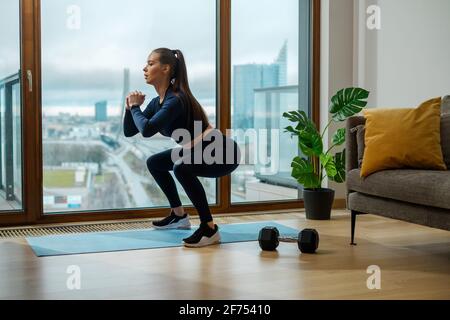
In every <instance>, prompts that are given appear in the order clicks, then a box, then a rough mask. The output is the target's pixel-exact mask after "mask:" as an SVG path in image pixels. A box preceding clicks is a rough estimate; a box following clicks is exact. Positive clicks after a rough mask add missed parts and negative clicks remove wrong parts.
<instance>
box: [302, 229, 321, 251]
mask: <svg viewBox="0 0 450 320" xmlns="http://www.w3.org/2000/svg"><path fill="white" fill-rule="evenodd" d="M297 244H298V248H299V249H300V251H301V252H302V253H314V252H316V250H317V248H318V247H319V233H318V232H317V230H316V229H303V230H302V231H300V233H299V234H298V241H297Z"/></svg>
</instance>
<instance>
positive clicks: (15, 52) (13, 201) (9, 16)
mask: <svg viewBox="0 0 450 320" xmlns="http://www.w3.org/2000/svg"><path fill="white" fill-rule="evenodd" d="M0 48H1V50H0V141H1V147H0V211H10V210H18V209H22V187H23V181H22V102H21V85H20V77H19V70H20V7H19V1H17V0H4V1H1V3H0Z"/></svg>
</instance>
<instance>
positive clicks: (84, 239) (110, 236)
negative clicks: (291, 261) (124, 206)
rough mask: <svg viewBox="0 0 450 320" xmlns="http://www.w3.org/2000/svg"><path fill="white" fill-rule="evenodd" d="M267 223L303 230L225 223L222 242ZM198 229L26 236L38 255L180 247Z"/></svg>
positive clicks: (251, 234) (292, 232) (292, 233)
mask: <svg viewBox="0 0 450 320" xmlns="http://www.w3.org/2000/svg"><path fill="white" fill-rule="evenodd" d="M265 226H274V227H277V228H278V230H279V231H280V234H282V235H283V236H284V235H286V236H288V237H296V236H297V235H298V233H299V230H296V229H293V228H290V227H287V226H284V225H282V224H279V223H276V222H273V221H262V222H252V223H239V224H223V225H220V226H219V231H220V235H221V238H222V243H231V242H242V241H256V240H258V234H259V231H260V230H261V229H262V228H263V227H265ZM196 229H197V227H193V228H192V229H191V230H178V229H175V230H154V229H138V230H128V231H112V232H93V233H77V234H68V235H56V236H42V237H27V238H26V240H27V241H28V244H29V245H30V246H31V248H32V249H33V251H34V253H35V254H36V255H37V256H38V257H45V256H59V255H69V254H82V253H95V252H109V251H125V250H138V249H155V248H168V247H179V246H182V245H183V238H186V237H188V236H190V235H191V234H192V233H193V232H194V231H195V230H196Z"/></svg>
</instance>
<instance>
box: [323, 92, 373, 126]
mask: <svg viewBox="0 0 450 320" xmlns="http://www.w3.org/2000/svg"><path fill="white" fill-rule="evenodd" d="M368 97H369V91H367V90H365V89H362V88H346V89H342V90H339V91H338V92H337V93H336V94H335V95H334V96H333V97H332V98H331V104H330V113H331V114H332V117H333V120H335V121H344V120H346V119H347V118H348V117H351V116H354V115H355V114H357V113H359V112H360V111H361V110H362V109H363V108H364V107H365V106H366V105H367V100H365V99H367V98H368Z"/></svg>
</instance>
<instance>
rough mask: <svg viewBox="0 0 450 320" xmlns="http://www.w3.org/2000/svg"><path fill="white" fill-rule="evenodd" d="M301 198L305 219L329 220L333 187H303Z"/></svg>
mask: <svg viewBox="0 0 450 320" xmlns="http://www.w3.org/2000/svg"><path fill="white" fill-rule="evenodd" d="M303 200H304V201H305V211H306V219H310V220H330V217H331V207H332V206H333V200H334V190H333V189H327V188H321V189H303Z"/></svg>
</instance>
